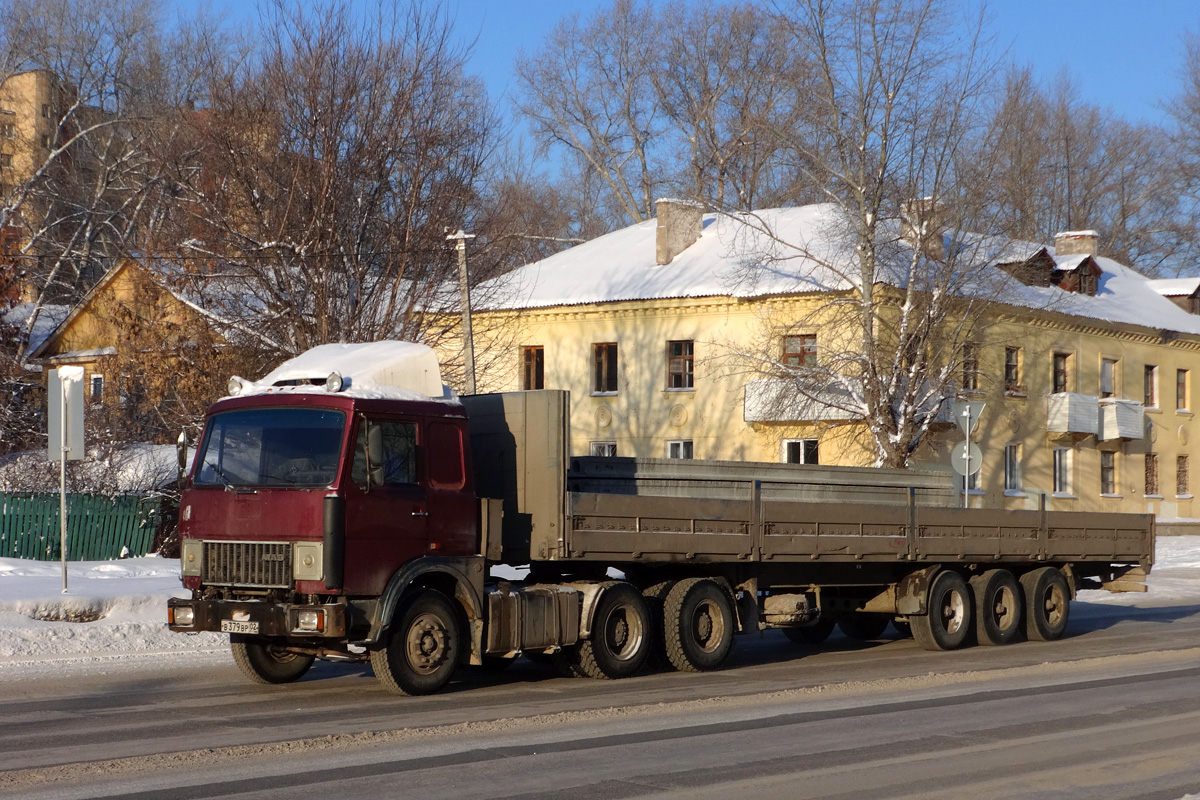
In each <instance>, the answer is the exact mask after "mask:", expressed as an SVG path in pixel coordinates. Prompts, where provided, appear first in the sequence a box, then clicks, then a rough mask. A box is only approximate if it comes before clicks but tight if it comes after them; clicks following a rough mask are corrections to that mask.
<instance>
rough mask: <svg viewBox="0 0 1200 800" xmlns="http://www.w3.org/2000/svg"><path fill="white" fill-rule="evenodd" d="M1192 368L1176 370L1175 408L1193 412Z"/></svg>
mask: <svg viewBox="0 0 1200 800" xmlns="http://www.w3.org/2000/svg"><path fill="white" fill-rule="evenodd" d="M1191 394H1192V375H1191V370H1187V369H1177V370H1175V410H1176V411H1184V412H1187V413H1189V414H1190V413H1191Z"/></svg>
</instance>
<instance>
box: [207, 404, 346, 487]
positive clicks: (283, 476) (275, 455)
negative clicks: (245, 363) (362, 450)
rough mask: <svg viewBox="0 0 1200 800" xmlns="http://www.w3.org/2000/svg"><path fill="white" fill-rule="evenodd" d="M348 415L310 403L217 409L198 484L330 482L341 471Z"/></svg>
mask: <svg viewBox="0 0 1200 800" xmlns="http://www.w3.org/2000/svg"><path fill="white" fill-rule="evenodd" d="M345 427H346V415H345V414H343V413H342V412H340V411H323V410H318V409H309V408H254V409H246V410H244V411H229V412H227V413H224V414H218V415H217V416H215V417H213V418H212V419H211V420H210V421H209V423H208V430H207V432H206V433H205V436H204V443H203V445H201V450H200V461H199V464H200V468H199V469H198V470H197V471H196V477H195V480H194V483H195V485H197V486H226V487H234V486H328V485H329V484H331V483H333V481H334V478H335V477H336V475H337V467H338V462H339V461H340V458H341V452H342V432H343V430H344V429H345Z"/></svg>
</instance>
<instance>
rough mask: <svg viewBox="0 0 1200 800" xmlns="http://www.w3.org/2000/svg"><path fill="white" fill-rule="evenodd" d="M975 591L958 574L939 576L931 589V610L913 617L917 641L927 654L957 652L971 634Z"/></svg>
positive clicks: (913, 629)
mask: <svg viewBox="0 0 1200 800" xmlns="http://www.w3.org/2000/svg"><path fill="white" fill-rule="evenodd" d="M972 606H973V603H972V602H971V590H970V589H969V588H968V587H967V582H966V581H964V580H963V579H962V576H960V575H959V574H958V573H957V572H951V571H949V570H947V571H945V572H939V573H938V574H937V577H935V578H934V579H933V583H931V584H930V586H929V603H928V610H927V612H926V613H925V614H921V615H919V616H912V617H909V621H910V623H911V624H912V632H913V638H914V639H916V640H917V644H919V645H921V647H923V648H925V649H926V650H954V649H956V648H959V647H961V646H962V645H963V643H964V642H965V641H966V640H967V636H968V634H970V632H971V619H972V616H973V613H974V611H973V608H972Z"/></svg>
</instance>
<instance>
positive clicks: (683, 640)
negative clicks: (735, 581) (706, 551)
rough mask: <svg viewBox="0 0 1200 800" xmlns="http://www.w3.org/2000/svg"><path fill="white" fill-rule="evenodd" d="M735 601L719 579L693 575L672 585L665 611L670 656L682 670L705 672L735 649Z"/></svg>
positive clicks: (665, 630) (671, 660)
mask: <svg viewBox="0 0 1200 800" xmlns="http://www.w3.org/2000/svg"><path fill="white" fill-rule="evenodd" d="M736 624H737V621H736V620H735V619H734V616H733V603H732V602H731V601H730V599H729V595H728V594H727V593H726V592H725V590H724V589H723V588H721V586H720V585H719V584H718V583H716V582H715V581H711V580H708V579H707V578H689V579H687V580H683V581H680V582H679V583H677V584H675V586H674V587H672V588H671V591H670V593H669V594H667V600H666V603H665V605H664V611H663V628H664V634H665V637H664V638H665V639H666V651H667V659H668V660H669V661H670V662H671V666H673V667H675V669H677V670H679V671H680V672H705V671H708V670H713V669H717V668H718V667H720V666H721V665H722V664H724V663H725V659H726V658H727V657H728V656H729V651H730V650H731V649H733V629H734V627H735V626H736Z"/></svg>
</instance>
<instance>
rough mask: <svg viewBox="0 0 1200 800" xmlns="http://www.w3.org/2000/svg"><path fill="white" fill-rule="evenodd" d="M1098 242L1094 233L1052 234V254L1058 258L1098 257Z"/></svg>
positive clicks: (1096, 234)
mask: <svg viewBox="0 0 1200 800" xmlns="http://www.w3.org/2000/svg"><path fill="white" fill-rule="evenodd" d="M1099 240H1100V234H1098V233H1096V232H1095V231H1063V232H1062V233H1056V234H1054V252H1055V254H1057V255H1060V256H1094V255H1098V254H1099V252H1100V248H1099Z"/></svg>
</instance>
